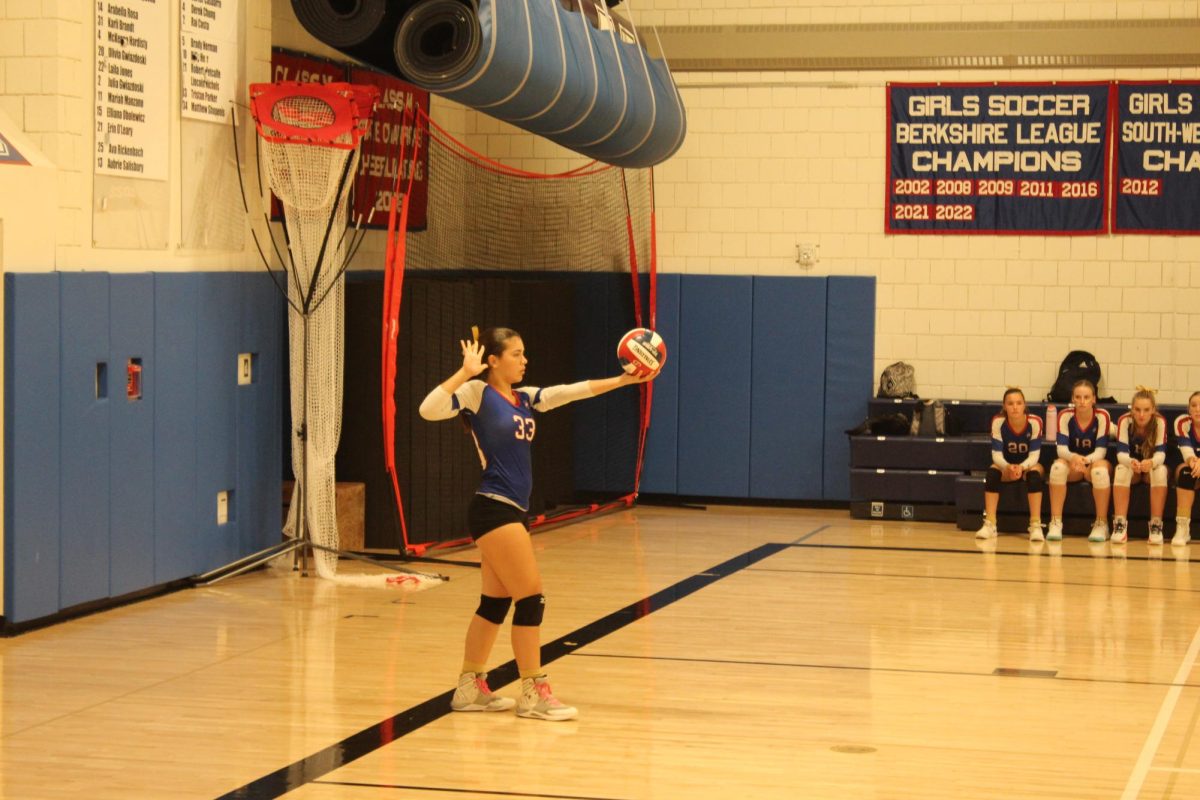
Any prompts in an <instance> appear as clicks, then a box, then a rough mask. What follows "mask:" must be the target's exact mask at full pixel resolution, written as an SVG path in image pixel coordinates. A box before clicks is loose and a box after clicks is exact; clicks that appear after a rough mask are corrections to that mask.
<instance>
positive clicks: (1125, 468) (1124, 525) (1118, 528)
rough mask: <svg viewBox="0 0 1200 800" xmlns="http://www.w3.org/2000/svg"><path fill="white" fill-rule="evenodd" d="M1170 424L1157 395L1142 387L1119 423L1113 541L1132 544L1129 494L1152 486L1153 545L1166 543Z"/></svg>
mask: <svg viewBox="0 0 1200 800" xmlns="http://www.w3.org/2000/svg"><path fill="white" fill-rule="evenodd" d="M1166 460H1167V422H1166V420H1164V419H1163V418H1162V415H1161V414H1159V413H1158V403H1157V402H1155V400H1154V391H1153V390H1151V389H1147V388H1145V387H1144V386H1139V387H1138V390H1137V391H1136V392H1134V395H1133V403H1132V404H1131V405H1130V407H1129V412H1128V413H1126V414H1122V415H1121V417H1120V419H1118V420H1117V469H1116V473H1115V475H1114V477H1113V526H1112V539H1111V540H1110V541H1112V542H1115V543H1117V544H1121V543H1123V542H1126V541H1128V540H1129V523H1128V522H1127V521H1126V519H1125V515H1126V514H1127V513H1128V511H1129V490H1130V487H1131V486H1132V485H1133V484H1135V483H1145V482H1149V483H1150V538H1149V542H1150V544H1162V542H1163V524H1162V515H1163V508H1164V507H1165V506H1166V504H1167V465H1166Z"/></svg>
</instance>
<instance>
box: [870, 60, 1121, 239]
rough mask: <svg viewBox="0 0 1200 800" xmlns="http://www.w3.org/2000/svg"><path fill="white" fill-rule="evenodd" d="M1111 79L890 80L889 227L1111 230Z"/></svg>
mask: <svg viewBox="0 0 1200 800" xmlns="http://www.w3.org/2000/svg"><path fill="white" fill-rule="evenodd" d="M1111 94H1112V84H1111V83H1109V82H1103V83H1056V84H1025V83H1010V84H990V83H989V84H965V83H959V84H889V85H888V103H887V105H888V112H887V114H888V120H887V121H888V131H887V137H888V159H887V160H888V192H887V211H886V219H885V230H886V231H887V232H888V233H1014V234H1015V233H1040V234H1076V235H1078V234H1098V233H1104V232H1105V207H1106V205H1105V196H1106V194H1107V184H1106V178H1107V170H1106V168H1105V167H1106V164H1107V159H1106V152H1107V150H1108V137H1109V108H1110V105H1109V103H1110V95H1111Z"/></svg>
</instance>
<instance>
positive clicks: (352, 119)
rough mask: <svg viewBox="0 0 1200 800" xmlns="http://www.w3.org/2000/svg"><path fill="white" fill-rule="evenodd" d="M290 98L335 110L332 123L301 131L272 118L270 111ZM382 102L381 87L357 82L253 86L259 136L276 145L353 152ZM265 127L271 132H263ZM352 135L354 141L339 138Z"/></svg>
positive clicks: (284, 82) (253, 102) (255, 120)
mask: <svg viewBox="0 0 1200 800" xmlns="http://www.w3.org/2000/svg"><path fill="white" fill-rule="evenodd" d="M291 97H312V98H315V99H317V100H320V101H322V102H323V103H326V104H327V105H328V106H329V108H330V109H331V110H332V111H333V122H331V123H330V124H329V125H326V126H324V127H322V128H301V127H298V126H296V125H289V124H287V123H286V122H280V121H278V120H276V119H273V118H272V117H271V109H272V108H274V107H275V104H276V103H278V102H279V101H281V100H286V99H288V98H291ZM378 101H379V88H378V87H376V86H371V85H368V84H357V83H344V82H337V83H302V82H300V81H279V82H278V83H252V84H250V112H251V113H252V114H253V115H254V126H255V128H256V129H257V130H258V135H259V136H261V137H262V138H263V139H265V140H267V141H268V142H275V143H277V144H311V145H318V146H321V147H335V148H338V149H340V150H353V149H354V148H356V147H358V143H359V140H360V139H362V137H363V135H364V134H365V133H366V128H367V123H368V122H369V121H370V119H371V115H372V114H373V113H374V111H375V104H376V103H377V102H378ZM264 120H265V121H266V122H265V124H266V125H267V126H268V127H269V128H270V130H264V128H263V125H264ZM346 134H350V136H351V141H349V142H339V141H337V139H339V138H341V137H343V136H345V135H346Z"/></svg>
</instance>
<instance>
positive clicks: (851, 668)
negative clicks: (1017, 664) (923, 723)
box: [575, 653, 1200, 689]
mask: <svg viewBox="0 0 1200 800" xmlns="http://www.w3.org/2000/svg"><path fill="white" fill-rule="evenodd" d="M575 657H576V658H612V659H617V660H620V661H670V662H672V663H679V664H727V665H730V666H735V667H785V668H787V669H824V670H830V671H834V672H892V673H898V674H901V675H952V676H955V677H960V678H1019V679H1021V680H1029V679H1031V678H1033V679H1036V680H1048V678H1047V676H1045V675H1042V674H1036V675H1035V674H1017V673H1025V672H1029V673H1037V672H1041V671H1040V670H1016V671H1014V672H1011V673H1010V672H1000V673H997V672H995V671H993V672H968V671H966V670H950V669H913V668H911V667H864V666H858V665H855V664H807V663H803V662H793V661H746V660H742V659H736V658H690V657H688V656H635V655H628V654H625V653H576V654H575ZM998 669H1004V668H1003V667H999V668H998ZM1053 680H1056V681H1071V682H1072V683H1107V684H1115V685H1117V686H1165V687H1172V686H1177V687H1179V688H1180V689H1200V683H1174V682H1173V681H1129V680H1118V679H1116V678H1082V677H1072V676H1063V675H1055V676H1054V678H1053Z"/></svg>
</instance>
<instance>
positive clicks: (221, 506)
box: [217, 492, 229, 525]
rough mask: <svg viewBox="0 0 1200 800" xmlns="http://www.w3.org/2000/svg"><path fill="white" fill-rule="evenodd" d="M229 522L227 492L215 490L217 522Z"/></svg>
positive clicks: (219, 523)
mask: <svg viewBox="0 0 1200 800" xmlns="http://www.w3.org/2000/svg"><path fill="white" fill-rule="evenodd" d="M228 522H229V492H217V524H218V525H224V524H226V523H228Z"/></svg>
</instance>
